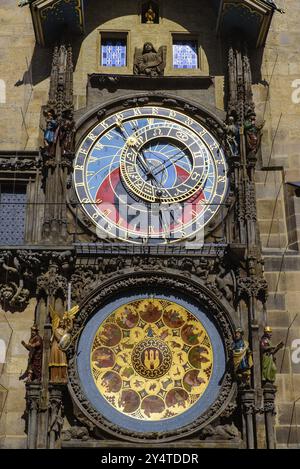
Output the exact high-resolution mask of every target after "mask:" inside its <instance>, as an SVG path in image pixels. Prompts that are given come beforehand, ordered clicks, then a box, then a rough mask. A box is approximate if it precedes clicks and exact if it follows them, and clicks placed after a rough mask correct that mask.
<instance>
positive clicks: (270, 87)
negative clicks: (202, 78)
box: [254, 0, 300, 447]
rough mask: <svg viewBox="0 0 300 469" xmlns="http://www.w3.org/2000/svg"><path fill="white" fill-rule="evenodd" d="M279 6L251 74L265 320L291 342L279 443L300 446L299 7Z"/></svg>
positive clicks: (283, 372) (282, 360)
mask: <svg viewBox="0 0 300 469" xmlns="http://www.w3.org/2000/svg"><path fill="white" fill-rule="evenodd" d="M277 4H278V6H280V7H282V8H284V9H285V11H286V13H285V14H283V15H281V14H280V13H276V14H275V15H274V18H273V22H272V26H271V30H270V32H269V35H268V39H267V43H266V46H265V49H264V51H263V57H262V68H261V77H259V73H257V74H256V75H254V78H255V79H256V84H255V86H254V95H255V102H256V109H257V112H258V114H259V116H260V117H261V118H262V119H263V120H265V121H266V123H265V127H264V136H263V142H262V155H261V162H260V171H258V172H257V173H256V193H257V208H258V219H259V228H260V234H261V243H262V246H263V254H264V257H265V272H266V279H267V281H268V283H269V290H270V295H269V301H268V305H267V306H268V314H267V317H268V323H269V324H270V325H271V326H272V327H273V329H274V342H279V341H280V340H283V341H284V342H286V344H287V347H286V349H285V351H281V352H279V354H278V359H277V365H278V369H279V374H278V377H277V385H278V393H277V416H276V427H275V429H276V437H277V445H278V447H286V446H288V447H293V446H298V447H300V407H299V402H300V400H299V401H298V403H296V400H297V399H298V398H300V365H299V364H296V363H294V362H293V358H294V360H295V356H296V353H295V346H296V345H295V344H296V342H295V339H300V309H299V305H300V256H299V252H298V249H299V241H300V238H299V228H300V220H299V194H298V193H297V190H296V191H295V188H294V190H293V186H291V185H290V184H288V183H295V182H299V181H300V165H299V163H300V156H299V150H300V99H299V98H300V93H299V92H297V88H296V86H297V87H298V89H299V86H300V62H299V52H300V32H299V19H300V3H299V1H298V0H286V1H285V2H283V1H281V2H280V1H279V2H277ZM297 80H298V82H297ZM297 101H298V102H297ZM297 314H298V316H296V315H297ZM295 316H296V319H295ZM293 321H294V322H293ZM289 326H291V327H290V329H288V328H289ZM293 346H294V348H293ZM293 351H294V356H293V355H292V353H293ZM298 356H299V354H298Z"/></svg>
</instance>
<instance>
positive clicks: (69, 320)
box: [49, 306, 79, 384]
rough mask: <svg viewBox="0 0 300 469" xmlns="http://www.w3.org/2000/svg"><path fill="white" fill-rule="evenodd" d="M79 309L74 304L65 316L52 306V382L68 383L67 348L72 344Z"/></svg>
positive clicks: (50, 362)
mask: <svg viewBox="0 0 300 469" xmlns="http://www.w3.org/2000/svg"><path fill="white" fill-rule="evenodd" d="M78 310H79V306H74V307H73V308H72V309H70V310H69V311H66V312H65V313H64V314H63V316H62V317H61V316H59V315H58V314H57V313H56V311H55V310H54V309H53V308H52V307H51V306H50V314H51V318H52V337H51V349H50V359H49V368H50V381H51V382H52V383H59V384H66V383H67V367H68V362H67V356H66V350H67V349H68V347H69V346H70V344H71V332H72V330H73V320H74V317H75V316H76V314H77V312H78Z"/></svg>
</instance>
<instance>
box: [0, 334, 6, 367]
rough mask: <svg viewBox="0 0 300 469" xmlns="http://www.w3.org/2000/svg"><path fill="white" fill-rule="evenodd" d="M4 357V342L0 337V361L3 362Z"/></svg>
mask: <svg viewBox="0 0 300 469" xmlns="http://www.w3.org/2000/svg"><path fill="white" fill-rule="evenodd" d="M5 357H6V344H5V342H4V340H3V339H0V363H5Z"/></svg>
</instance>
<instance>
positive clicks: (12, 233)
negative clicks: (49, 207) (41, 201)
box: [0, 189, 26, 245]
mask: <svg viewBox="0 0 300 469" xmlns="http://www.w3.org/2000/svg"><path fill="white" fill-rule="evenodd" d="M25 212H26V193H25V191H24V192H18V193H13V192H12V191H9V190H8V189H4V190H2V192H1V193H0V245H17V244H23V243H24V233H25Z"/></svg>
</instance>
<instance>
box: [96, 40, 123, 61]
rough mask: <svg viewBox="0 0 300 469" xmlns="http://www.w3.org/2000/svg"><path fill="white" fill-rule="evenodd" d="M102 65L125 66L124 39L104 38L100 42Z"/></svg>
mask: <svg viewBox="0 0 300 469" xmlns="http://www.w3.org/2000/svg"><path fill="white" fill-rule="evenodd" d="M101 65H102V66H103V67H126V40H125V39H104V40H103V41H102V44H101Z"/></svg>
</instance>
